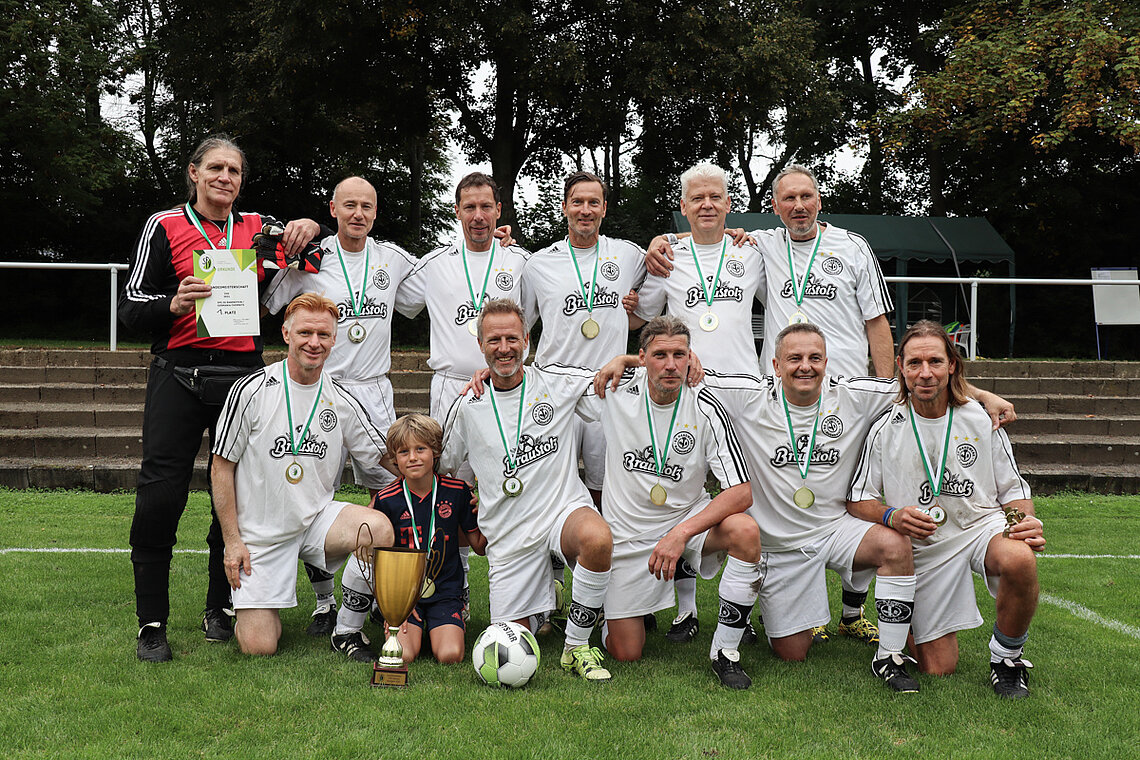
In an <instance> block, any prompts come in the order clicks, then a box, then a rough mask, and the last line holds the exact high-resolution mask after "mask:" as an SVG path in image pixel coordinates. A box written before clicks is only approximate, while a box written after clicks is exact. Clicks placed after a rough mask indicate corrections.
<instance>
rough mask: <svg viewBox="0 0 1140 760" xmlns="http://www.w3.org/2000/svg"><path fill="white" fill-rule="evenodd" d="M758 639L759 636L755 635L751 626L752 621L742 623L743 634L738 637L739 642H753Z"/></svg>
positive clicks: (754, 630)
mask: <svg viewBox="0 0 1140 760" xmlns="http://www.w3.org/2000/svg"><path fill="white" fill-rule="evenodd" d="M759 640H760V637H759V636H757V635H756V629H755V628H753V627H752V621H751V620H749V621H748V622H747V623H745V624H744V635H743V636H741V637H740V643H741V644H755V643H756V642H757V641H759Z"/></svg>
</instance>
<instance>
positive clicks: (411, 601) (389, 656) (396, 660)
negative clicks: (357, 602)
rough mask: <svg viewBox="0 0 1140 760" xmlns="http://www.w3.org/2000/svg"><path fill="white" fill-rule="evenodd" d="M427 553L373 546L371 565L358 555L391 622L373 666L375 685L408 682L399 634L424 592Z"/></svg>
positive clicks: (404, 684)
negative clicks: (386, 638) (386, 637)
mask: <svg viewBox="0 0 1140 760" xmlns="http://www.w3.org/2000/svg"><path fill="white" fill-rule="evenodd" d="M427 556H428V553H427V552H426V551H420V550H418V549H406V548H402V547H394V546H390V547H380V548H373V549H372V564H371V566H369V565H367V564H366V563H364V562H361V561H360V559H359V558H357V562H359V563H360V569H361V571H362V572H363V574H364V577H365V578H366V579H367V580H368V585H369V586H371V587H372V593H373V594H374V595H375V596H376V603H377V604H378V605H380V614H382V615H383V616H384V620H385V622H387V623H388V640H387V641H385V642H384V646H383V647H382V648H381V649H380V657H379V659H377V660H376V662H375V663H373V665H372V685H373V686H407V685H408V666H407V665H405V664H404V658H403V654H404V649H403V647H402V646H400V639H399V638H397V634H398V633H399V632H400V626H401V625H403V623H404V621H405V620H407V619H408V616H409V615H411V614H412V610H414V609H415V607H416V602H418V601H419V600H420V594H421V593H423V588H424V573H425V572H426V570H427Z"/></svg>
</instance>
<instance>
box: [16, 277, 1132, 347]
mask: <svg viewBox="0 0 1140 760" xmlns="http://www.w3.org/2000/svg"><path fill="white" fill-rule="evenodd" d="M127 268H128V267H127V265H126V264H66V263H54V262H51V263H48V262H32V261H0V269H76V270H84V269H86V270H101V271H109V272H110V273H111V291H110V292H111V350H112V351H115V350H117V349H118V342H119V271H120V270H123V269H127ZM883 279H885V280H886V281H887V282H906V283H916V284H927V285H959V284H962V285H966V284H968V285H969V286H970V347H969V358H970V359H976V358H977V357H978V351H977V347H978V321H977V319H976V315H977V313H978V286H979V285H983V284H984V285H1131V286H1132V287H1134V288H1135V287H1140V281H1138V280H1093V279H1088V280H1060V279H1034V278H1029V277H884V278H883Z"/></svg>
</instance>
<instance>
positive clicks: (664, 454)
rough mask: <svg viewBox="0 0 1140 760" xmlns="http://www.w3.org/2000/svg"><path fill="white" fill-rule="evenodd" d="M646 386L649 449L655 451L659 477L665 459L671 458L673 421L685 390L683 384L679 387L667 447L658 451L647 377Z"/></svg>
mask: <svg viewBox="0 0 1140 760" xmlns="http://www.w3.org/2000/svg"><path fill="white" fill-rule="evenodd" d="M645 382H646V387H645V419H646V421H647V422H649V449H650V451H652V452H653V467H654V469H656V470H657V477H661V475H662V474H663V473H664V472H665V461H666V460H667V459H669V447H670V446H671V445H672V444H673V423H675V422H676V421H677V410H678V409H679V408H680V407H681V394H682V393H683V392H684V390H685V386H684V385H683V384H682V386H681V387H680V388H678V389H677V400H676V401H674V402H673V416H672V417H671V418H670V419H669V432H668V433H667V434H666V435H665V448H664V449H663V450H662V451H661V452H660V453H658V451H657V435H656V434H655V433H654V432H653V415H652V414H651V413H650V411H649V385H648V384H649V378H648V377H646V380H645Z"/></svg>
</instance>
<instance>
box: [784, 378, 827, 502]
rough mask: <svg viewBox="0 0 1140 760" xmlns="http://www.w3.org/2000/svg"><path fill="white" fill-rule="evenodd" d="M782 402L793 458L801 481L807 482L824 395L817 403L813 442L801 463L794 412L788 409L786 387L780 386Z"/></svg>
mask: <svg viewBox="0 0 1140 760" xmlns="http://www.w3.org/2000/svg"><path fill="white" fill-rule="evenodd" d="M780 400H781V401H783V402H784V417H786V418H787V420H788V441H789V442H790V443H791V444H792V458H793V459H795V460H796V468H797V469H799V471H800V479H801V480H807V476H808V470H810V469H811V455H812V452H813V451H815V431H816V430H818V429H819V405H820V404H821V403H823V394H820V397H819V398H818V399H816V402H815V422H814V423H813V424H812V426H811V440H810V441H808V447H807V452H806V453H805V454H804V456H803V457H802V459H803V462H802V463H801V462H800V460H799V459H798V458H796V431H795V430H794V429H793V427H792V412H791V410H790V409H788V397H787V395H785V394H784V386H783V385H781V386H780Z"/></svg>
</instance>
